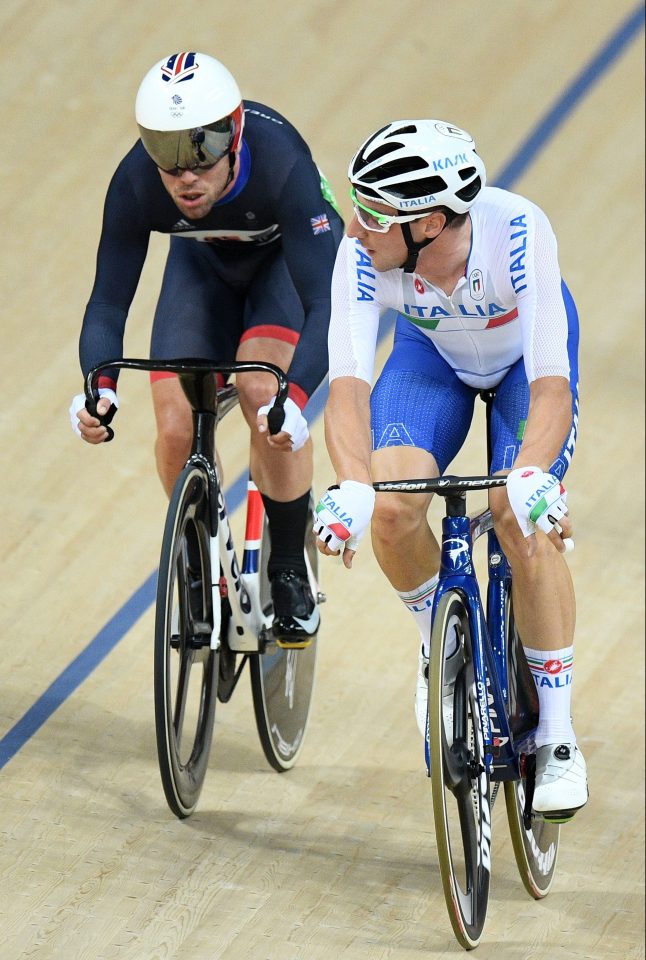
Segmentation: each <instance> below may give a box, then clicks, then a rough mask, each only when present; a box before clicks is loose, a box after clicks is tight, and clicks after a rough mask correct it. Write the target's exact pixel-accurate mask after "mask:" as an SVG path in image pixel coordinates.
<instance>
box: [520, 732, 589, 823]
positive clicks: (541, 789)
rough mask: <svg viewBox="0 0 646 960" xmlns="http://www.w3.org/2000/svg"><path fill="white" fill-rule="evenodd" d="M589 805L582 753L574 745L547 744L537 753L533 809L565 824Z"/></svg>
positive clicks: (548, 818) (586, 777) (546, 817)
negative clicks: (578, 811)
mask: <svg viewBox="0 0 646 960" xmlns="http://www.w3.org/2000/svg"><path fill="white" fill-rule="evenodd" d="M587 802H588V776H587V770H586V765H585V760H584V759H583V754H582V753H581V751H580V750H579V748H578V747H577V746H576V744H574V743H548V744H546V745H545V746H543V747H539V748H538V750H537V751H536V787H535V789H534V800H533V803H532V807H533V808H534V810H535V811H536V813H541V814H542V815H543V816H544V817H545V819H546V820H552V821H556V822H559V821H561V822H565V821H567V820H570V819H571V818H572V817H573V816H574V814H575V813H576V811H577V810H580V809H581V807H583V806H585V804H586V803H587Z"/></svg>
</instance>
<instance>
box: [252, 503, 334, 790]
mask: <svg viewBox="0 0 646 960" xmlns="http://www.w3.org/2000/svg"><path fill="white" fill-rule="evenodd" d="M270 548H271V543H270V539H269V526H268V524H267V518H266V517H265V523H264V527H263V535H262V544H261V549H260V559H259V569H260V602H261V605H262V609H263V613H264V614H265V616H266V617H267V618H268V621H269V622H271V618H272V614H273V607H272V601H271V587H270V583H269V577H268V576H267V562H268V560H269V553H270ZM305 556H306V562H307V565H308V571H309V579H310V586H311V588H312V594H313V596H314V599H315V600H316V601H317V602H318V583H317V576H318V551H317V549H316V545H315V539H314V533H313V532H312V531H311V530H310V531H308V534H307V537H306V543H305ZM264 641H265V642H264V644H262V643H261V646H262V647H263V650H262V652H261V653H259V654H258V655H255V656H251V657H250V658H249V668H250V673H251V689H252V694H253V705H254V712H255V715H256V726H257V729H258V735H259V737H260V742H261V744H262V749H263V752H264V754H265V757H266V758H267V761H268V762H269V763H270V765H271V766H272V767H273V768H274V770H277V771H278V772H279V773H283V772H284V771H285V770H289V769H290V768H291V767H293V766H294V764H295V763H296V760H297V758H298V756H299V754H300V752H301V749H302V747H303V740H304V737H305V731H306V729H307V723H308V720H309V716H310V707H311V704H312V696H313V692H314V678H315V673H316V655H317V648H318V640H317V637H314V639H313V640H312V642H311V643H310V645H309V646H308V647H306V648H305V649H303V650H286V649H283V648H281V647H279V646H278V644H277V643H276V642H275V640H274V638H273V636H272V634H271V633H270V632H269V631H265V632H264Z"/></svg>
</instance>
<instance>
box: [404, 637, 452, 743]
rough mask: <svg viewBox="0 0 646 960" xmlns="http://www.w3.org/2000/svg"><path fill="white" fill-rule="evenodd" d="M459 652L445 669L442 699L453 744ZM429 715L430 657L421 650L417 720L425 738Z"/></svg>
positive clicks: (446, 725) (450, 659)
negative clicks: (454, 691) (454, 701)
mask: <svg viewBox="0 0 646 960" xmlns="http://www.w3.org/2000/svg"><path fill="white" fill-rule="evenodd" d="M456 654H457V650H456V651H455V652H454V653H452V654H451V656H450V657H449V658H448V659H447V662H446V668H445V674H444V676H445V680H446V683H445V685H444V696H443V697H442V713H443V714H444V729H445V731H446V739H447V740H448V741H449V743H451V741H452V739H453V689H454V687H455V678H456V676H457V674H458V668H459V667H460V664H461V661H460V658H459V657H458V656H457V655H456ZM427 714H428V657H425V656H424V653H423V648H422V647H421V646H420V648H419V663H418V667H417V687H416V689H415V719H416V720H417V728H418V730H419V732H420V734H421V735H422V736H423V737H426V717H427Z"/></svg>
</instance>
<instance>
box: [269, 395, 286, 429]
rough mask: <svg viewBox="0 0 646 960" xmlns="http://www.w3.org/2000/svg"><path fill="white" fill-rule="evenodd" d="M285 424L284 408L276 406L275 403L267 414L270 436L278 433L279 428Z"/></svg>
mask: <svg viewBox="0 0 646 960" xmlns="http://www.w3.org/2000/svg"><path fill="white" fill-rule="evenodd" d="M284 422H285V408H284V407H283V406H278V404H277V403H275V404H274V406H273V407H272V408H271V410H270V411H269V413H268V414H267V423H268V424H269V432H270V433H271V435H272V436H274V434H276V433H280V431H281V428H282V426H283V424H284Z"/></svg>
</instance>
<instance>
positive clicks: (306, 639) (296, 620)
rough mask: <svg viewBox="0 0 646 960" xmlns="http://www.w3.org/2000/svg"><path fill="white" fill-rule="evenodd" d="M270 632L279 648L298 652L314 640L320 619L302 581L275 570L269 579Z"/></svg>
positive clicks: (293, 574) (307, 585)
mask: <svg viewBox="0 0 646 960" xmlns="http://www.w3.org/2000/svg"><path fill="white" fill-rule="evenodd" d="M271 599H272V601H273V604H274V622H273V625H272V632H273V634H274V637H275V638H276V643H277V644H278V646H279V647H285V648H287V649H291V650H302V649H303V648H304V647H308V646H309V645H310V643H311V642H312V640H313V639H314V637H315V636H316V633H317V630H318V628H319V624H320V622H321V616H320V614H319V608H318V605H317V604H316V603H315V602H314V597H313V596H312V591H311V590H310V585H309V583H308V581H307V578H306V577H303V576H301V575H300V574H298V573H296V571H295V570H279V571H278V572H277V573H275V574H274V575H273V577H272V578H271Z"/></svg>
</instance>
